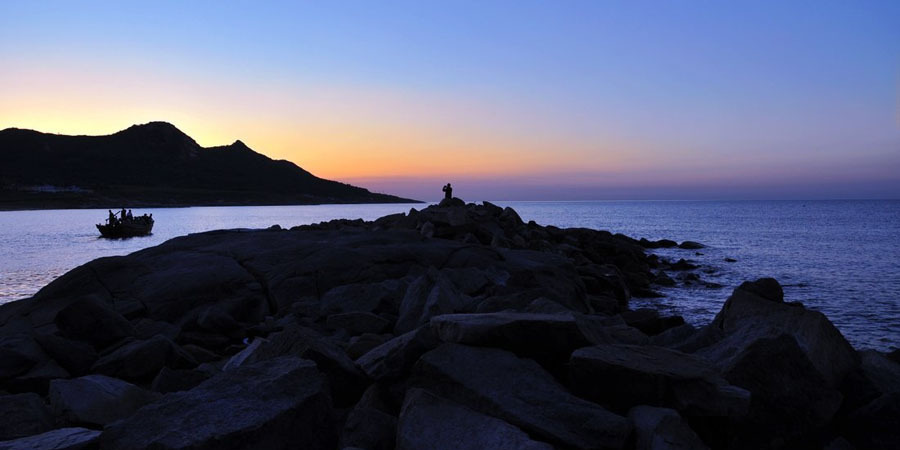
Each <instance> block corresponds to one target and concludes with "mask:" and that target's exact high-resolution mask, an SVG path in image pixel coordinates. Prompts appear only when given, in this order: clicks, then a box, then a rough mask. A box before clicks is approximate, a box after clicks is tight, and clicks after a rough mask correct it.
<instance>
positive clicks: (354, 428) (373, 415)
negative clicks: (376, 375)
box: [340, 384, 397, 450]
mask: <svg viewBox="0 0 900 450" xmlns="http://www.w3.org/2000/svg"><path fill="white" fill-rule="evenodd" d="M380 397H381V392H380V389H379V387H378V386H377V385H374V384H373V385H372V386H370V387H369V389H367V390H366V392H365V393H363V396H362V398H361V399H360V400H359V402H358V403H357V404H356V406H354V407H353V410H351V411H350V414H349V415H348V416H347V421H346V422H345V423H344V429H343V431H342V432H341V439H340V447H341V448H345V447H359V448H366V449H371V450H389V449H393V448H394V447H395V443H396V434H397V417H396V416H395V415H392V414H390V413H388V412H387V411H386V409H388V408H386V405H384V403H383V400H382V399H381V398H380Z"/></svg>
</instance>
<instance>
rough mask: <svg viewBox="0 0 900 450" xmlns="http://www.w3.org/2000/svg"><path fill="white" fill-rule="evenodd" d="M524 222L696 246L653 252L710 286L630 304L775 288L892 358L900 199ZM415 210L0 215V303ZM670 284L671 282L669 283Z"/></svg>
mask: <svg viewBox="0 0 900 450" xmlns="http://www.w3.org/2000/svg"><path fill="white" fill-rule="evenodd" d="M495 203H496V204H498V205H501V206H510V207H512V208H514V209H515V210H516V211H517V212H518V213H519V215H520V216H521V217H522V219H523V220H525V221H529V220H534V221H535V222H537V223H539V224H542V225H555V226H558V227H564V228H565V227H584V228H593V229H600V230H608V231H611V232H613V233H623V234H625V235H628V236H631V237H634V238H642V237H644V238H647V239H651V240H656V239H671V240H675V241H678V242H682V241H685V240H691V241H696V242H700V243H702V244H704V245H705V248H703V249H700V250H683V249H658V250H652V252H655V253H657V254H659V255H660V256H661V257H665V258H669V259H673V260H675V259H680V258H685V259H688V260H692V261H694V262H695V263H696V264H699V265H700V266H701V267H700V269H698V270H697V273H698V274H699V275H700V276H701V278H702V279H703V280H704V281H707V282H710V283H715V284H717V285H720V286H721V287H712V288H711V287H701V286H699V285H695V286H691V287H683V286H681V287H674V288H664V289H660V292H661V293H662V294H664V297H662V298H655V299H633V301H632V307H635V308H636V307H653V308H657V309H660V310H661V311H663V312H665V313H666V314H679V315H682V316H683V317H684V318H685V320H686V321H688V322H689V323H692V324H694V325H697V326H700V325H703V324H706V323H708V322H709V321H710V320H711V319H712V318H713V317H714V316H715V314H716V313H717V312H718V311H719V310H720V309H721V307H722V304H723V302H724V301H725V300H726V299H727V298H728V296H729V295H730V294H731V292H732V291H733V290H734V288H735V287H737V286H738V285H740V283H742V282H743V281H746V280H755V279H757V278H762V277H774V278H775V279H777V280H778V281H779V282H780V283H781V284H782V285H783V286H784V291H785V300H786V301H793V302H801V303H803V304H804V305H806V307H808V308H811V309H815V310H818V311H821V312H823V313H824V314H825V315H827V316H828V318H829V319H831V321H832V322H833V323H834V324H835V325H836V326H837V327H838V329H840V330H841V332H842V333H843V334H844V336H846V337H847V339H848V340H849V341H850V342H851V343H852V344H853V345H854V346H855V347H857V348H860V349H863V348H869V349H877V350H882V351H888V350H892V349H895V348H898V347H900V200H866V201H856V200H836V201H583V202H502V201H498V202H495ZM424 206H426V205H423V204H378V205H313V206H242V207H193V208H153V209H141V210H139V211H134V212H135V213H136V214H144V213H152V214H153V217H154V219H155V220H156V225H155V226H154V229H153V234H152V235H151V236H145V237H136V238H130V239H116V240H110V239H103V238H100V237H99V233H98V232H97V230H96V228H95V226H94V224H96V223H101V222H102V221H104V220H105V219H106V217H107V215H108V213H107V211H106V210H90V209H77V210H41V211H0V303H6V302H11V301H16V300H19V299H23V298H26V297H29V296H31V295H34V293H35V292H37V291H38V290H39V289H40V288H41V287H43V286H45V285H46V284H47V283H49V282H51V281H52V280H53V279H55V278H56V277H58V276H60V275H62V274H64V273H66V272H67V271H69V270H71V269H74V268H75V267H77V266H79V265H81V264H84V263H87V262H88V261H91V260H93V259H96V258H100V257H103V256H112V255H125V254H128V253H131V252H134V251H137V250H140V249H143V248H147V247H151V246H154V245H158V244H160V243H162V242H164V241H166V240H168V239H171V238H174V237H176V236H181V235H185V234H189V233H198V232H203V231H209V230H216V229H231V228H267V227H269V226H271V225H274V224H278V225H281V226H282V227H285V228H289V227H292V226H295V225H302V224H311V223H318V222H322V221H328V220H331V219H338V218H347V219H356V218H362V219H365V220H373V219H376V218H378V217H381V216H384V215H387V214H393V213H398V212H406V211H409V209H410V208H417V209H421V208H422V207H424ZM670 275H671V274H670Z"/></svg>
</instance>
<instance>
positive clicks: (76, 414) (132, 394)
mask: <svg viewBox="0 0 900 450" xmlns="http://www.w3.org/2000/svg"><path fill="white" fill-rule="evenodd" d="M156 398H157V395H154V394H153V393H151V392H148V391H146V390H144V389H141V388H139V387H137V386H135V385H133V384H131V383H127V382H125V381H122V380H119V379H116V378H110V377H107V376H103V375H88V376H84V377H81V378H74V379H71V380H54V381H52V382H51V383H50V404H51V406H52V407H53V410H54V412H55V413H56V414H57V415H60V416H63V417H65V418H66V420H68V421H69V422H72V423H76V424H80V425H101V426H102V425H106V424H108V423H111V422H114V421H116V420H119V419H123V418H125V417H128V416H130V415H131V414H132V413H134V412H135V411H136V410H137V409H138V408H140V407H142V406H144V405H146V404H147V403H150V402H152V401H154V400H156Z"/></svg>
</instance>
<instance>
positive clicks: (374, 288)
mask: <svg viewBox="0 0 900 450" xmlns="http://www.w3.org/2000/svg"><path fill="white" fill-rule="evenodd" d="M402 288H403V286H402V284H401V283H400V282H399V281H397V280H385V281H382V282H379V283H359V284H348V285H343V286H337V287H335V288H333V289H330V290H329V291H328V292H326V293H325V294H324V295H322V300H321V302H320V304H321V307H322V310H323V311H324V312H325V313H326V314H337V313H342V312H352V311H364V312H375V311H379V310H384V309H387V308H390V305H391V304H392V303H394V300H393V299H394V298H395V297H397V296H400V295H402V290H401V289H402ZM396 303H397V304H398V305H399V301H397V302H396ZM394 309H396V307H394Z"/></svg>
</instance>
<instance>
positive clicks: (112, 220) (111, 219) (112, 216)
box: [106, 209, 116, 225]
mask: <svg viewBox="0 0 900 450" xmlns="http://www.w3.org/2000/svg"><path fill="white" fill-rule="evenodd" d="M107 211H109V218H108V219H106V222H107V223H108V224H110V225H115V223H116V215H115V214H113V212H112V210H111V209H109V210H107Z"/></svg>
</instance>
